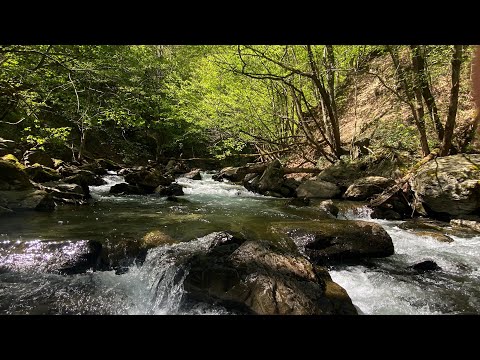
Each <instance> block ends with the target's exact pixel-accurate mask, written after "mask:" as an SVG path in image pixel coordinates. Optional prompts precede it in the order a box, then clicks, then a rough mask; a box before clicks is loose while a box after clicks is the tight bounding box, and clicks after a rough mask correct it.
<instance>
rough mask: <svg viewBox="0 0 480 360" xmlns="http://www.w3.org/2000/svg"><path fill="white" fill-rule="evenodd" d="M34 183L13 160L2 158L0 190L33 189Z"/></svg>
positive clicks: (0, 162)
mask: <svg viewBox="0 0 480 360" xmlns="http://www.w3.org/2000/svg"><path fill="white" fill-rule="evenodd" d="M31 188H32V184H31V183H30V180H29V179H28V176H27V174H26V173H25V172H24V171H23V169H22V168H21V167H20V166H18V165H17V163H15V162H14V161H12V160H4V159H3V158H2V159H0V190H25V189H31Z"/></svg>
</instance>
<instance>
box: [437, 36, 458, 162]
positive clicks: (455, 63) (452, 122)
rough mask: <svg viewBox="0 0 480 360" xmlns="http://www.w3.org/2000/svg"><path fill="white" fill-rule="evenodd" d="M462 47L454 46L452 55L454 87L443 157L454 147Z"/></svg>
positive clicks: (442, 150) (446, 126) (442, 152)
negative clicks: (453, 138) (453, 139)
mask: <svg viewBox="0 0 480 360" xmlns="http://www.w3.org/2000/svg"><path fill="white" fill-rule="evenodd" d="M462 50H463V46H462V45H454V46H453V55H452V87H451V89H450V104H449V106H448V117H447V121H446V122H445V136H444V138H443V143H442V148H441V150H440V155H441V156H446V155H448V153H449V151H450V148H451V146H452V136H453V130H455V121H456V118H457V108H458V90H459V89H460V66H461V64H462Z"/></svg>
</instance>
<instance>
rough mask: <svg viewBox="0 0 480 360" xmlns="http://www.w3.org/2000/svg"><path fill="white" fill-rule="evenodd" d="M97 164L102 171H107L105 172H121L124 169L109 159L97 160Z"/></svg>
mask: <svg viewBox="0 0 480 360" xmlns="http://www.w3.org/2000/svg"><path fill="white" fill-rule="evenodd" d="M95 162H96V163H97V164H98V165H99V166H100V167H101V168H102V169H105V170H110V171H116V170H120V169H121V168H122V167H121V166H120V165H118V164H116V163H115V162H113V161H112V160H108V159H96V160H95Z"/></svg>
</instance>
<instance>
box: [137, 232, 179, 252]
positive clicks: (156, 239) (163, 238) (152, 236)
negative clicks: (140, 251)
mask: <svg viewBox="0 0 480 360" xmlns="http://www.w3.org/2000/svg"><path fill="white" fill-rule="evenodd" d="M176 242H177V240H175V239H173V238H172V237H171V236H170V235H167V234H165V233H164V232H162V231H160V230H153V231H150V232H148V233H147V234H145V235H144V236H143V238H142V247H143V248H147V249H150V248H152V247H156V246H160V245H164V244H173V243H176Z"/></svg>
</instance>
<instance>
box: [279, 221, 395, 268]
mask: <svg viewBox="0 0 480 360" xmlns="http://www.w3.org/2000/svg"><path fill="white" fill-rule="evenodd" d="M273 231H274V232H275V233H278V234H280V235H281V236H282V235H283V234H286V236H287V237H289V238H290V239H292V240H293V241H294V242H295V244H296V245H297V246H298V247H299V248H300V249H301V250H302V251H304V252H305V254H307V255H308V256H309V258H310V259H311V260H312V261H314V262H316V263H318V264H329V263H339V262H340V263H342V262H347V263H351V262H355V261H358V260H361V259H365V258H377V257H386V256H390V255H393V253H394V247H393V242H392V239H391V237H390V235H388V233H387V232H386V231H385V230H384V229H383V228H382V227H381V226H380V225H378V224H376V223H373V222H368V221H362V220H342V221H336V220H322V221H295V222H291V223H286V224H279V225H274V226H273ZM283 236H285V235H283Z"/></svg>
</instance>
